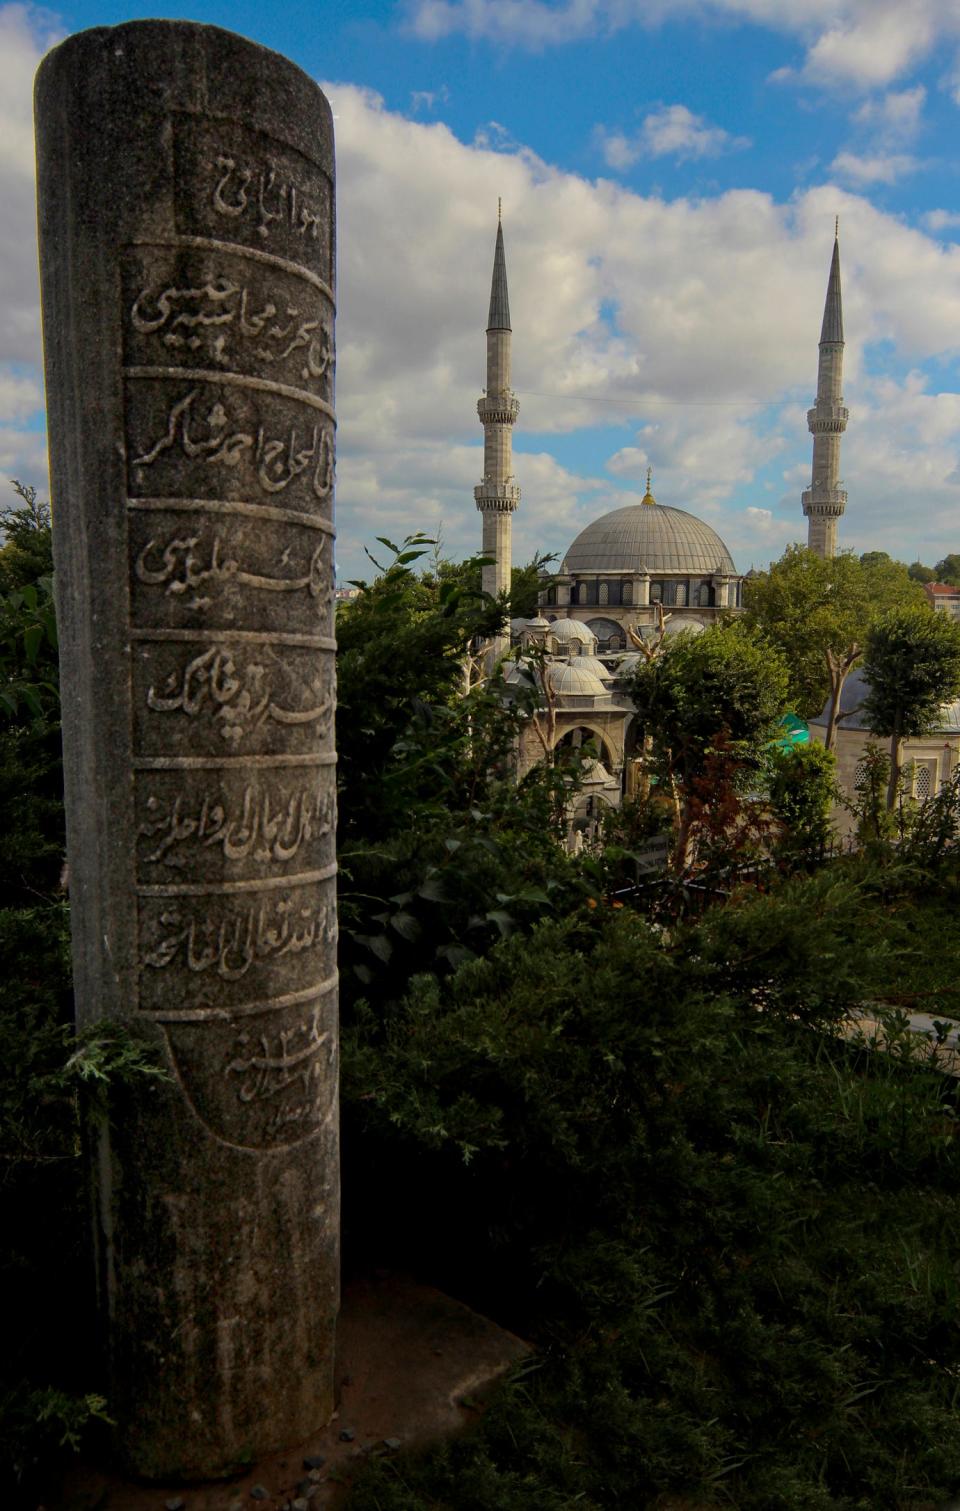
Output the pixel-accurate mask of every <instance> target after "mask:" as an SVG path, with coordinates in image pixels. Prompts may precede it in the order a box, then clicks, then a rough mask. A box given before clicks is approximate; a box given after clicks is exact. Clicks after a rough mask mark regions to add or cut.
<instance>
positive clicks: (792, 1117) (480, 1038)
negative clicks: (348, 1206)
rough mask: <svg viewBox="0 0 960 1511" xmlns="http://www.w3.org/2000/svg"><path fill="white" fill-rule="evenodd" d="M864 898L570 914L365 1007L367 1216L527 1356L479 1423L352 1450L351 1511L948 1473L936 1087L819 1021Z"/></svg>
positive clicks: (946, 1149)
mask: <svg viewBox="0 0 960 1511" xmlns="http://www.w3.org/2000/svg"><path fill="white" fill-rule="evenodd" d="M881 914H882V906H881V905H880V904H878V902H877V899H876V897H875V896H873V895H872V893H871V889H870V885H869V882H868V879H866V878H864V877H860V878H859V879H857V878H856V877H854V878H848V879H846V880H843V881H841V880H840V879H838V878H837V877H836V876H834V877H833V878H832V881H829V882H828V881H827V880H826V879H824V878H823V877H819V876H818V877H814V878H813V879H811V880H810V881H809V882H796V883H793V884H791V886H790V887H789V888H787V889H786V890H785V893H784V895H783V896H778V895H776V894H775V895H774V896H773V897H772V898H767V899H764V898H756V897H754V898H747V899H744V900H743V901H742V902H738V903H736V904H734V905H731V906H729V907H727V908H724V909H715V910H713V911H712V912H711V913H709V914H708V915H707V917H706V918H705V919H704V920H703V921H702V922H701V923H700V924H699V925H696V926H690V927H687V928H684V929H682V930H680V931H678V932H677V933H676V934H675V935H674V936H673V937H672V938H665V937H664V936H663V934H662V932H661V931H659V930H656V929H652V928H650V927H649V926H648V925H647V924H645V923H644V922H643V921H642V920H640V919H638V918H637V917H636V916H634V915H631V914H629V913H628V911H627V910H625V909H623V910H618V911H614V912H610V911H609V910H608V909H603V908H599V909H596V910H593V911H591V910H584V913H583V915H582V917H580V918H577V917H574V918H570V919H568V920H566V921H565V922H563V923H561V924H547V925H544V926H543V927H542V928H541V929H539V930H538V931H536V932H535V934H534V935H533V937H532V939H523V940H521V939H519V938H517V939H511V940H507V941H504V942H503V943H502V944H500V945H498V946H497V947H495V949H494V950H493V951H492V952H491V953H490V955H489V956H488V957H487V958H486V959H484V960H478V961H475V962H472V963H470V964H468V965H466V966H464V967H462V968H461V969H460V970H459V971H458V972H457V973H456V975H455V976H454V977H453V979H452V980H449V981H447V982H446V983H440V982H438V981H436V980H435V979H431V978H427V977H424V978H419V979H417V980H416V981H415V982H414V983H413V985H412V987H411V990H410V992H409V994H408V996H407V997H406V999H405V1000H404V1001H403V1003H402V1004H400V1005H399V1006H398V1007H397V1008H396V1009H395V1010H394V1011H391V1012H390V1013H389V1014H388V1015H387V1016H386V1018H380V1017H379V1016H378V1015H377V1014H374V1013H372V1012H370V1013H366V1014H364V1013H363V1012H362V1011H361V1012H360V1015H359V1019H358V1023H357V1026H356V1028H355V1029H354V1030H352V1031H351V1032H350V1033H349V1034H348V1036H347V1040H346V1043H345V1073H344V1075H345V1079H344V1094H345V1100H346V1102H347V1104H348V1107H349V1109H350V1113H349V1115H350V1117H351V1119H352V1120H353V1122H354V1124H355V1125H359V1126H360V1128H361V1129H362V1134H361V1135H360V1138H361V1140H362V1142H363V1143H364V1144H365V1147H366V1163H365V1167H364V1170H363V1172H362V1173H363V1174H365V1175H366V1176H367V1178H368V1181H369V1184H368V1185H367V1187H366V1191H367V1196H368V1200H369V1199H372V1201H373V1203H374V1204H375V1205H376V1207H377V1209H378V1212H379V1216H380V1220H381V1223H382V1229H383V1231H384V1232H389V1231H391V1230H393V1229H394V1228H395V1227H397V1226H398V1225H402V1231H403V1233H404V1235H405V1239H404V1245H403V1248H404V1252H405V1254H406V1257H407V1259H408V1260H409V1259H410V1257H411V1254H412V1255H413V1257H414V1259H415V1260H417V1261H418V1262H419V1263H420V1265H421V1267H423V1268H424V1269H426V1270H427V1272H428V1273H429V1274H431V1275H432V1276H433V1277H434V1278H439V1279H440V1280H441V1281H444V1280H446V1281H448V1282H449V1280H450V1278H451V1276H452V1275H454V1274H456V1276H457V1278H458V1279H459V1281H460V1286H461V1289H460V1294H463V1287H464V1284H466V1285H467V1286H469V1287H472V1290H471V1295H472V1299H474V1300H475V1301H476V1302H477V1303H478V1304H480V1305H483V1306H487V1307H489V1308H491V1309H493V1310H494V1311H495V1313H496V1314H497V1315H499V1316H500V1317H501V1318H502V1319H504V1320H506V1321H507V1322H508V1323H512V1324H513V1325H514V1326H517V1327H519V1328H520V1329H521V1330H524V1329H528V1330H531V1331H532V1333H533V1335H534V1338H535V1340H536V1342H537V1343H538V1345H539V1348H540V1355H539V1358H538V1360H537V1362H536V1365H535V1366H534V1367H532V1368H531V1369H530V1370H529V1372H528V1373H527V1374H526V1376H525V1377H524V1378H523V1379H522V1380H519V1381H518V1382H517V1384H516V1385H515V1386H514V1387H513V1389H512V1390H508V1391H507V1392H506V1393H505V1394H504V1395H503V1397H502V1398H501V1399H500V1400H499V1402H498V1403H497V1404H495V1405H494V1406H493V1407H492V1408H491V1412H490V1414H489V1416H488V1417H487V1418H486V1419H485V1425H484V1427H483V1429H482V1431H481V1433H480V1434H479V1435H478V1436H476V1437H474V1438H472V1439H470V1440H468V1441H467V1442H465V1443H463V1444H460V1445H456V1446H454V1447H451V1448H447V1449H445V1450H443V1451H441V1452H440V1453H439V1454H438V1455H436V1456H435V1457H432V1458H430V1459H428V1460H427V1461H425V1462H423V1463H421V1464H419V1465H412V1466H411V1465H403V1466H402V1467H401V1468H399V1469H394V1468H391V1467H390V1466H388V1465H377V1466H375V1467H371V1469H370V1471H369V1478H368V1479H366V1480H364V1481H361V1484H360V1486H359V1487H358V1488H357V1490H356V1491H355V1492H354V1496H353V1499H352V1500H351V1506H352V1507H356V1508H360V1511H367V1508H371V1511H372V1508H373V1507H375V1506H377V1507H380V1508H381V1511H382V1508H385V1507H389V1508H391V1511H414V1508H420V1507H423V1508H426V1507H434V1506H437V1505H447V1504H449V1505H456V1506H457V1507H458V1508H459V1507H461V1506H469V1507H472V1508H478V1511H479V1508H483V1511H493V1508H500V1507H508V1506H509V1507H510V1508H511V1511H513V1508H518V1511H527V1508H541V1507H555V1506H556V1507H559V1506H567V1505H573V1504H576V1505H578V1506H580V1505H587V1506H596V1507H598V1508H607V1507H610V1506H614V1505H624V1506H626V1505H629V1506H637V1507H638V1508H639V1507H643V1506H653V1505H655V1504H656V1505H659V1504H661V1501H660V1500H659V1499H658V1498H659V1497H667V1496H671V1495H672V1496H692V1497H694V1498H695V1503H696V1504H698V1505H700V1504H714V1503H724V1504H730V1505H736V1506H737V1507H740V1508H743V1511H776V1508H784V1511H786V1508H797V1507H804V1508H806V1507H823V1508H826V1507H842V1508H851V1511H852V1508H854V1507H864V1508H866V1507H870V1508H875V1507H877V1506H879V1505H884V1506H891V1507H895V1506H898V1505H904V1506H905V1505H906V1504H907V1503H908V1502H910V1501H911V1500H915V1499H916V1498H917V1497H919V1496H921V1495H922V1496H924V1497H927V1498H933V1497H935V1496H937V1495H941V1496H942V1495H944V1494H946V1493H949V1492H950V1491H951V1490H955V1489H956V1488H957V1487H958V1486H960V1445H958V1444H957V1440H956V1437H955V1434H953V1432H952V1430H951V1419H952V1415H951V1414H952V1410H953V1403H954V1399H955V1394H956V1389H957V1378H958V1375H957V1370H958V1367H960V1364H958V1360H960V1348H958V1344H960V1339H958V1330H957V1323H956V1320H955V1318H956V1307H957V1304H958V1301H960V1286H958V1274H957V1265H956V1259H955V1245H954V1244H952V1243H950V1244H945V1243H944V1235H945V1234H946V1233H948V1232H953V1233H956V1231H957V1224H958V1220H960V1198H958V1197H957V1195H956V1178H957V1174H958V1149H960V1145H958V1142H957V1139H956V1137H955V1133H956V1130H957V1127H958V1124H957V1120H956V1117H955V1115H954V1112H953V1109H952V1105H951V1103H950V1101H949V1098H948V1088H946V1087H945V1085H944V1082H943V1080H942V1078H940V1077H937V1076H932V1075H929V1074H927V1073H925V1072H923V1071H922V1070H912V1071H911V1070H909V1069H907V1070H904V1069H902V1068H901V1067H900V1065H899V1064H898V1063H897V1062H896V1061H894V1060H891V1059H890V1058H889V1057H884V1056H869V1055H866V1054H863V1053H861V1054H860V1055H859V1057H857V1055H856V1054H855V1052H854V1051H852V1050H851V1049H849V1048H847V1047H846V1046H845V1045H844V1044H843V1043H842V1042H840V1041H838V1040H837V1039H836V1038H835V1037H834V1036H833V1033H832V1032H828V1033H826V1034H824V1033H823V1032H820V1031H818V1029H817V1025H818V1024H820V1025H823V1026H827V1025H828V1024H830V1023H831V1022H833V1023H835V1022H836V1020H837V1017H838V1015H839V1014H840V1013H841V1011H842V1009H843V1006H844V1005H845V1004H853V1003H855V1002H856V1001H857V1000H858V994H859V992H861V991H862V989H863V979H864V978H863V966H864V956H865V954H866V952H867V950H868V948H869V946H870V944H871V943H872V942H873V939H869V940H867V941H866V942H865V943H864V944H863V945H861V943H860V942H859V940H858V937H857V935H858V932H862V931H863V928H864V924H865V920H869V919H871V918H872V921H873V922H872V930H871V929H870V928H869V927H868V928H867V932H868V934H869V933H872V934H873V936H876V934H877V933H878V931H879V932H882V918H881ZM804 919H806V925H805V927H804ZM804 940H805V941H806V944H805V947H804V943H803V941H804ZM858 983H859V985H858ZM801 1013H804V1015H805V1016H806V1019H807V1022H806V1023H804V1022H802V1021H798V1019H799V1015H800V1014H801ZM355 1137H356V1135H355ZM355 1156H356V1150H355ZM358 1174H360V1172H359V1171H355V1172H354V1178H355V1179H356V1178H358ZM395 1187H396V1188H398V1190H397V1192H396V1194H394V1188H395ZM411 1235H415V1238H414V1239H413V1240H411ZM471 1255H472V1256H473V1262H472V1264H471V1262H470V1259H468V1258H467V1256H471ZM666 1503H667V1502H666V1500H664V1501H663V1504H664V1505H665V1504H666Z"/></svg>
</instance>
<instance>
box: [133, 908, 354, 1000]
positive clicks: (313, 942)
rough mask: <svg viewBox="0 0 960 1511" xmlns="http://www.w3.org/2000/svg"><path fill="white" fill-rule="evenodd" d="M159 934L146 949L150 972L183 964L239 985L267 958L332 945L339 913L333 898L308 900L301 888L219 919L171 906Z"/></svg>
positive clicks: (162, 921) (165, 912) (235, 909)
mask: <svg viewBox="0 0 960 1511" xmlns="http://www.w3.org/2000/svg"><path fill="white" fill-rule="evenodd" d="M159 933H160V937H159V938H158V939H157V940H156V942H155V943H154V944H152V945H150V946H148V947H147V948H145V949H144V952H143V956H142V961H141V963H142V965H143V966H144V967H145V968H147V969H149V970H153V971H162V970H165V969H167V967H169V966H171V965H180V966H183V967H186V969H187V970H188V971H192V972H193V973H194V974H198V975H199V974H203V973H204V972H206V971H213V973H214V975H216V976H218V977H219V978H220V979H221V980H222V981H240V980H241V979H242V978H243V977H244V976H246V975H247V973H248V972H249V971H250V970H251V969H252V968H253V967H254V966H255V965H258V964H262V963H263V962H264V961H266V960H275V959H278V958H280V957H282V956H284V955H299V954H301V953H302V952H303V951H304V950H313V949H322V948H324V947H330V946H332V944H333V941H334V938H335V936H336V909H335V908H334V907H332V906H331V903H330V899H329V898H328V897H323V898H321V899H318V898H316V897H308V899H307V900H306V901H304V900H303V898H302V897H301V896H300V895H299V889H291V890H290V891H287V892H285V893H282V894H281V895H280V896H279V897H270V898H268V899H266V900H264V899H263V898H255V899H254V900H253V901H252V902H249V903H243V904H240V905H239V906H237V905H234V907H233V908H232V909H231V911H230V912H229V913H228V914H227V915H226V916H224V917H222V918H220V919H218V918H217V917H215V916H211V914H210V912H209V911H203V912H201V911H200V910H199V909H197V908H195V907H194V908H188V907H187V906H186V905H183V906H177V907H167V908H165V910H164V911H163V912H162V913H161V915H160V928H159Z"/></svg>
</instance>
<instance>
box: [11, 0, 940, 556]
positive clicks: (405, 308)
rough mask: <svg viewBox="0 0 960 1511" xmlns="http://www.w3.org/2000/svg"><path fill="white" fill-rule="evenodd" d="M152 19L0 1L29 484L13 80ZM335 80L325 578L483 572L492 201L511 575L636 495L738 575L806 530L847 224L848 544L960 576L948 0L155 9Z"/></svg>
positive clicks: (18, 396) (17, 430)
mask: <svg viewBox="0 0 960 1511" xmlns="http://www.w3.org/2000/svg"><path fill="white" fill-rule="evenodd" d="M152 13H153V14H155V8H154V7H153V6H149V7H147V6H145V7H143V8H142V9H138V8H137V7H136V6H130V5H124V6H122V7H120V6H115V5H112V4H102V3H101V4H93V3H89V0H88V3H83V4H73V5H63V6H60V7H58V8H57V9H56V10H55V11H51V10H42V11H41V10H38V9H35V8H31V7H29V6H24V5H19V4H17V5H6V6H4V5H0V193H2V195H3V199H4V203H5V204H6V206H7V213H6V215H5V216H4V218H3V226H2V228H0V310H2V317H3V318H2V319H0V468H2V473H3V475H6V476H18V477H21V478H24V479H26V480H30V481H33V482H35V483H37V484H38V485H40V486H41V487H43V486H45V461H44V436H43V408H42V404H43V400H42V381H41V376H40V372H41V369H40V348H39V313H38V300H37V294H36V250H35V244H34V240H33V238H34V230H33V209H32V192H33V187H32V159H31V148H30V78H31V75H32V72H33V69H34V68H35V66H36V63H37V61H38V60H39V57H40V56H41V55H42V52H43V51H44V49H45V48H46V47H47V46H48V45H49V44H50V43H51V41H54V40H56V39H57V38H58V37H60V36H63V35H65V34H67V33H69V32H72V31H76V30H80V29H82V28H84V27H88V26H94V25H103V24H107V25H109V24H115V23H117V22H119V21H122V20H129V19H133V18H135V17H136V16H138V15H149V14H152ZM166 14H168V15H171V16H180V15H182V16H187V15H189V16H190V17H191V18H192V19H195V20H202V21H208V22H211V23H214V24H217V25H221V26H226V27H229V28H231V29H232V30H235V31H239V32H241V33H243V34H245V35H247V36H249V37H251V38H253V39H254V40H256V41H259V42H262V43H264V44H265V45H267V46H270V47H273V48H276V49H277V50H278V51H280V52H283V53H285V54H287V55H288V56H289V57H291V58H292V59H293V60H294V61H295V62H297V63H298V64H299V65H300V66H301V67H302V68H304V69H305V70H306V71H307V72H308V73H309V74H310V75H311V76H312V77H314V78H316V79H317V80H318V81H322V82H323V83H324V87H326V88H328V92H329V94H330V96H331V99H332V102H333V108H334V111H335V114H336V117H337V141H338V173H339V187H338V198H339V211H340V270H339V283H340V287H339V303H340V314H339V325H338V344H339V362H338V396H337V398H338V411H339V415H340V432H339V463H338V475H339V480H338V529H339V536H340V544H339V554H338V563H339V571H340V575H341V576H342V577H352V576H356V575H358V574H362V573H363V571H364V565H365V562H364V557H363V550H362V548H363V545H364V544H370V543H371V542H372V541H373V538H374V537H375V536H376V535H381V534H387V535H392V536H394V537H397V536H402V535H403V534H405V533H406V532H408V531H412V530H414V529H423V530H426V531H427V532H428V533H437V532H441V533H442V537H443V540H444V543H445V548H446V550H447V551H448V553H449V554H450V555H452V556H460V555H464V554H467V553H469V552H471V551H474V550H476V549H478V547H479V536H480V531H479V517H478V516H477V514H476V511H475V509H474V505H473V498H472V487H473V484H474V483H475V482H477V481H479V479H480V473H481V458H482V451H481V432H480V426H479V424H478V422H477V419H476V410H475V404H476V399H477V397H478V395H479V393H480V389H481V386H482V382H483V355H484V339H483V327H484V324H485V316H486V305H487V298H488V294H489V280H490V267H491V262H492V253H493V237H494V232H495V226H496V201H497V196H498V195H501V196H502V197H503V204H504V230H505V235H506V243H507V260H508V272H509V279H510V294H511V310H512V316H513V326H514V386H515V389H516V391H517V394H518V397H519V399H520V404H521V410H520V421H519V423H518V426H517V429H516V433H515V471H516V477H517V480H518V481H519V483H520V485H521V487H522V490H523V501H522V503H521V506H520V510H519V512H518V514H517V516H516V518H515V550H516V557H517V559H526V558H527V557H529V555H530V554H532V551H533V550H534V549H541V550H552V551H557V552H558V553H562V552H563V550H564V548H565V547H566V545H568V544H569V542H570V541H571V540H572V539H573V537H574V535H575V534H576V533H577V531H578V530H579V529H581V528H582V527H583V525H585V524H586V523H588V522H589V521H590V520H591V519H593V518H595V517H597V515H599V514H602V513H604V512H606V511H607V510H609V509H613V508H616V507H621V506H622V505H623V504H624V503H629V502H630V501H632V500H636V499H638V498H639V496H640V495H641V494H642V492H643V485H644V476H645V470H646V467H647V466H648V465H649V466H652V467H653V471H654V492H655V493H656V495H657V497H658V499H659V500H660V502H661V503H664V504H673V505H676V506H678V507H681V508H687V509H689V510H691V511H692V512H693V513H695V514H698V515H699V516H701V517H703V518H706V519H708V520H709V521H710V522H711V523H712V524H713V525H714V526H715V528H717V529H718V530H719V531H720V533H721V535H722V536H723V537H724V539H725V540H726V541H727V542H728V544H729V546H730V548H731V550H732V551H733V553H734V556H735V558H736V559H737V562H738V564H739V565H740V566H741V568H744V569H745V568H747V567H749V566H750V565H751V564H752V563H755V564H757V565H764V564H766V562H767V561H769V560H770V559H771V558H772V557H774V556H777V555H779V553H780V551H781V550H782V549H783V547H784V546H785V545H786V544H787V543H788V542H789V541H791V540H796V539H802V538H804V536H805V523H804V521H803V518H802V514H801V510H800V493H801V491H802V489H803V487H804V486H805V485H806V483H807V482H808V481H809V468H810V437H809V435H808V433H807V430H806V421H805V412H806V409H807V407H808V406H809V405H810V404H811V403H812V401H813V398H814V391H815V380H816V355H817V352H816V343H817V337H818V334H819V323H820V315H821V311H822V305H823V296H824V291H825V286H826V276H827V268H828V264H829V258H830V251H831V244H832V237H833V217H834V215H835V214H839V215H840V218H841V224H840V236H841V255H842V266H843V279H844V302H845V323H846V335H847V350H846V363H845V384H844V387H845V396H846V400H847V403H848V405H849V408H850V411H851V419H850V426H849V429H848V432H847V435H846V437H845V439H844V444H843V460H842V471H843V475H844V481H845V484H846V487H847V489H848V492H849V504H848V509H847V514H846V517H845V519H844V520H843V522H842V525H841V541H842V543H843V544H845V545H847V546H850V547H853V548H855V549H857V550H865V549H870V548H882V549H886V550H889V551H890V552H891V553H893V554H894V555H898V556H901V557H903V558H904V559H906V560H913V559H914V558H915V557H917V556H919V557H921V559H923V560H926V561H933V560H935V559H936V558H937V557H940V556H943V555H944V554H946V552H948V551H951V550H955V549H960V465H958V460H960V457H958V452H960V397H958V394H960V370H958V348H960V250H958V248H957V246H956V244H955V243H956V239H957V238H958V236H960V178H958V162H957V157H956V154H955V152H954V149H953V143H954V141H955V140H956V138H957V129H958V124H960V103H958V102H960V5H958V3H957V0H898V3H896V4H890V3H887V0H802V3H801V0H669V3H668V0H565V3H561V4H556V5H554V4H547V3H544V0H404V3H403V4H400V5H396V4H392V3H386V0H378V3H368V4H363V3H338V4H331V5H330V6H328V7H326V8H319V9H315V8H313V7H307V6H305V5H293V6H290V5H286V6H283V7H280V6H277V7H273V8H270V7H264V6H262V5H257V6H254V5H252V4H248V3H244V4H241V5H233V6H230V7H227V6H221V5H214V4H209V3H199V4H197V5H196V6H192V7H190V9H189V10H183V9H178V8H175V7H174V8H171V9H169V10H168V11H167V12H166Z"/></svg>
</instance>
